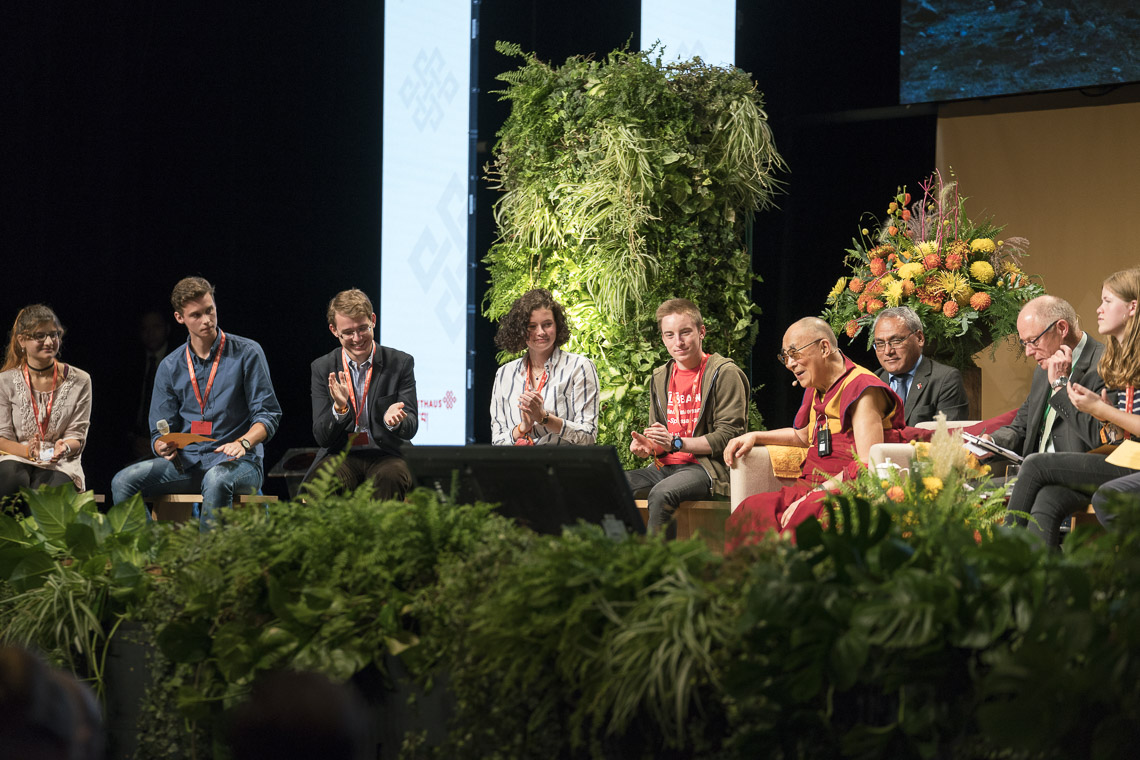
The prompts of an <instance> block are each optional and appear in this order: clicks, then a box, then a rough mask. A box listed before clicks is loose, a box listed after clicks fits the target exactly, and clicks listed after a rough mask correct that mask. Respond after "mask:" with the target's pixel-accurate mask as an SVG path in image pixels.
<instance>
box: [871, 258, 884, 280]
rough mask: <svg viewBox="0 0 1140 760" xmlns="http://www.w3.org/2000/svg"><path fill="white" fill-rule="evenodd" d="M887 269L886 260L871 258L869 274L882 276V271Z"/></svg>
mask: <svg viewBox="0 0 1140 760" xmlns="http://www.w3.org/2000/svg"><path fill="white" fill-rule="evenodd" d="M886 271H887V262H885V261H883V260H882V259H871V274H873V275H875V276H876V277H882V276H883V273H884V272H886Z"/></svg>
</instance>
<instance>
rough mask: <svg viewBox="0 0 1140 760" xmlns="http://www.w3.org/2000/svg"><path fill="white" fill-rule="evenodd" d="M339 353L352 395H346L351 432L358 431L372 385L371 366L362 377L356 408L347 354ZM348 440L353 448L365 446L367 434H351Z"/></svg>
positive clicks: (354, 385) (354, 387)
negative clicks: (350, 412)
mask: <svg viewBox="0 0 1140 760" xmlns="http://www.w3.org/2000/svg"><path fill="white" fill-rule="evenodd" d="M340 353H341V359H342V361H343V362H344V364H343V366H344V368H345V370H347V372H348V383H349V385H350V386H351V387H352V393H350V394H348V400H349V401H350V402H352V411H353V430H359V428H360V417H361V415H363V414H364V402H365V401H367V400H368V388H369V387H370V386H371V385H372V364H371V363H370V364H369V365H368V374H366V375H365V376H364V387H363V388H362V389H361V391H360V404H359V406H358V405H357V403H356V384H355V383H354V382H353V377H352V370H351V369H350V368H349V366H348V352H347V351H345V350H344V349H343V348H342V349H341V351H340ZM348 440H349V441H351V445H352V446H353V447H356V446H367V445H368V433H367V432H365V431H362V430H361V431H359V432H355V433H352V434H351V435H349V436H348Z"/></svg>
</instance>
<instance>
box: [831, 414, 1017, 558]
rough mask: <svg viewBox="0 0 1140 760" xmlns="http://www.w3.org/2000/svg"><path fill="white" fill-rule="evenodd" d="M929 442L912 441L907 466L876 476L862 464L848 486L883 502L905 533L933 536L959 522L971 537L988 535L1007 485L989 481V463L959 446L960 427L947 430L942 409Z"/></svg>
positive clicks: (1001, 513)
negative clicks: (856, 476)
mask: <svg viewBox="0 0 1140 760" xmlns="http://www.w3.org/2000/svg"><path fill="white" fill-rule="evenodd" d="M935 420H936V421H937V422H938V423H939V424H938V427H937V428H936V429H935V431H934V435H933V436H932V437H931V440H930V442H929V443H925V442H921V441H920V442H914V443H912V445H913V446H914V447H915V458H914V460H913V461H912V462H911V467H910V470H909V472H906V471H895V472H894V473H892V474H891V475H890V476H888V477H885V478H884V477H881V476H880V474H879V473H877V472H875V471H873V470H869V469H868V470H864V471H863V472H862V473H861V474H860V476H859V478H857V479H856V480H854V481H852V483H851V485H850V486H848V488H849V489H850V490H852V491H854V492H855V493H857V494H859V495H861V496H864V497H866V498H868V499H870V500H871V501H872V502H873V503H879V504H881V505H883V506H885V507H888V508H889V509H890V510H891V511H892V512H893V513H894V514H895V518H896V520H897V521H898V523H899V526H900V528H901V529H902V531H903V534H902V535H903V537H904V538H909V537H910V536H911V535H929V536H937V535H938V534H939V532H940V531H942V530H944V528H945V526H946V525H948V524H950V523H959V524H964V525H966V526H967V527H971V528H973V529H974V531H975V538H976V540H978V541H981V540H982V539H983V537H988V536H992V535H993V529H994V526H996V525H998V524H1000V523H1001V522H1002V521H1003V520H1004V518H1005V516H1006V514H1007V510H1006V506H1005V495H1006V492H1007V490H1008V486H1007V485H1003V486H994V485H992V483H991V481H990V466H989V465H987V464H983V463H981V462H980V461H979V460H978V458H977V457H975V456H974V455H973V454H971V453H969V452H967V451H966V449H965V448H964V447H963V446H962V435H961V431H960V430H957V429H955V430H950V429H948V426H947V425H946V415H944V414H941V413H939V414H938V415H937V416H936V417H935Z"/></svg>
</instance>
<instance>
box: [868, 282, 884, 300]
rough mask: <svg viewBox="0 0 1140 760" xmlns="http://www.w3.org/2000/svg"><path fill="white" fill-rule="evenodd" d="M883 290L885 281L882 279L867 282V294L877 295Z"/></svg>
mask: <svg viewBox="0 0 1140 760" xmlns="http://www.w3.org/2000/svg"><path fill="white" fill-rule="evenodd" d="M882 292H883V283H882V281H880V280H871V281H870V282H868V283H867V295H869V296H877V295H879V294H880V293H882Z"/></svg>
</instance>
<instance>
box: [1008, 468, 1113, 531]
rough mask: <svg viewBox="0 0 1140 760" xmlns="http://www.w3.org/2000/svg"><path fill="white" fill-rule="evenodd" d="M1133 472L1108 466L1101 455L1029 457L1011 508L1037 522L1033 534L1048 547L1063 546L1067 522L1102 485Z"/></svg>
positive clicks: (1030, 528)
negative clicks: (1062, 529)
mask: <svg viewBox="0 0 1140 760" xmlns="http://www.w3.org/2000/svg"><path fill="white" fill-rule="evenodd" d="M1134 472H1135V470H1130V469H1128V468H1127V467H1117V466H1116V465H1114V464H1109V463H1108V462H1106V461H1105V458H1104V457H1103V456H1101V455H1100V454H1061V453H1057V454H1030V455H1029V456H1028V457H1026V458H1025V462H1024V464H1022V465H1021V473H1020V475H1019V476H1018V479H1017V483H1016V484H1015V485H1014V487H1013V496H1011V497H1010V499H1009V508H1010V510H1013V511H1018V512H1028V513H1029V514H1030V515H1031V516H1032V517H1033V519H1034V520H1036V521H1037V525H1034V524H1033V523H1032V522H1030V523H1029V526H1028V527H1029V530H1030V532H1032V533H1034V534H1035V535H1038V536H1040V537H1041V538H1042V539H1044V541H1045V543H1046V544H1048V545H1049V546H1060V545H1061V523H1062V522H1064V520H1065V518H1067V517H1068V516H1069V515H1071V514H1072V513H1074V512H1079V511H1081V510H1084V509H1085V508H1086V507H1088V505H1089V503H1090V500H1091V499H1092V495H1093V494H1094V493H1096V490H1097V489H1098V488H1099V487H1100V486H1101V485H1103V484H1104V483H1107V482H1108V481H1110V480H1115V479H1116V478H1120V477H1123V476H1125V475H1128V474H1130V473H1134ZM1019 522H1020V523H1021V524H1022V525H1024V524H1026V522H1027V521H1026V520H1025V519H1021V520H1019Z"/></svg>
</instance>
